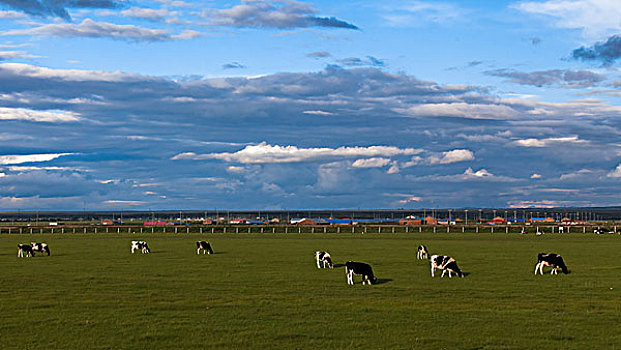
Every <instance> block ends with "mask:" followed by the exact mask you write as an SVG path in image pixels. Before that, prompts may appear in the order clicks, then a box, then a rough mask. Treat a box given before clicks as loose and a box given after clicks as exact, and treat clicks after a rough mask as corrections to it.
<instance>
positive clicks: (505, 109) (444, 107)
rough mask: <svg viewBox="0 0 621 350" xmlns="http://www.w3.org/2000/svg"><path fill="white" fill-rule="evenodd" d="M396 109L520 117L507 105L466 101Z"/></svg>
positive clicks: (442, 114)
mask: <svg viewBox="0 0 621 350" xmlns="http://www.w3.org/2000/svg"><path fill="white" fill-rule="evenodd" d="M395 111H396V112H400V113H403V114H407V115H410V116H413V117H456V118H467V119H499V120H504V119H512V118H518V117H519V116H520V113H519V112H518V111H516V110H514V109H513V108H511V107H509V106H507V105H501V104H476V103H466V102H454V103H429V104H420V105H415V106H412V107H410V108H407V109H395Z"/></svg>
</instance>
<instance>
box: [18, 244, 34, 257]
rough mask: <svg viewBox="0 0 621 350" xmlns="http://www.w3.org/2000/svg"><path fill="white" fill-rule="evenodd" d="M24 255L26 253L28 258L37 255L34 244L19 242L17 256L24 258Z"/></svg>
mask: <svg viewBox="0 0 621 350" xmlns="http://www.w3.org/2000/svg"><path fill="white" fill-rule="evenodd" d="M24 255H26V257H27V258H29V257H31V256H34V255H35V253H34V251H32V246H31V245H29V244H18V245H17V257H19V258H23V257H24Z"/></svg>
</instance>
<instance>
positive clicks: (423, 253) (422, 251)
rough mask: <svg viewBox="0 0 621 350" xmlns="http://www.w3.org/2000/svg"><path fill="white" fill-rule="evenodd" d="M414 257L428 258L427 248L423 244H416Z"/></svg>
mask: <svg viewBox="0 0 621 350" xmlns="http://www.w3.org/2000/svg"><path fill="white" fill-rule="evenodd" d="M416 259H429V250H427V247H425V246H424V245H422V244H421V245H419V246H418V252H417V253H416Z"/></svg>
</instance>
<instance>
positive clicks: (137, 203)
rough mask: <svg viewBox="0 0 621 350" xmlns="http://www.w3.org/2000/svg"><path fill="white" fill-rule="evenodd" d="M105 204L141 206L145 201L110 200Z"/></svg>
mask: <svg viewBox="0 0 621 350" xmlns="http://www.w3.org/2000/svg"><path fill="white" fill-rule="evenodd" d="M103 203H104V204H125V205H141V204H144V202H143V201H124V200H108V201H104V202H103Z"/></svg>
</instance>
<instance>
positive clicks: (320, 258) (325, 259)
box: [315, 251, 334, 269]
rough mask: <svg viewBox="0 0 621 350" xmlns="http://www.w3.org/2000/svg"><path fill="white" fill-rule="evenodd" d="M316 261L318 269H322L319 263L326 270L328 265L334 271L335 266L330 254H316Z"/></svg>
mask: <svg viewBox="0 0 621 350" xmlns="http://www.w3.org/2000/svg"><path fill="white" fill-rule="evenodd" d="M315 260H316V261H317V268H318V269H320V268H321V265H320V264H319V263H323V268H324V269H325V268H326V265H328V267H329V268H331V269H333V268H334V264H332V258H330V254H329V253H328V252H319V251H317V252H315Z"/></svg>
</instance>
